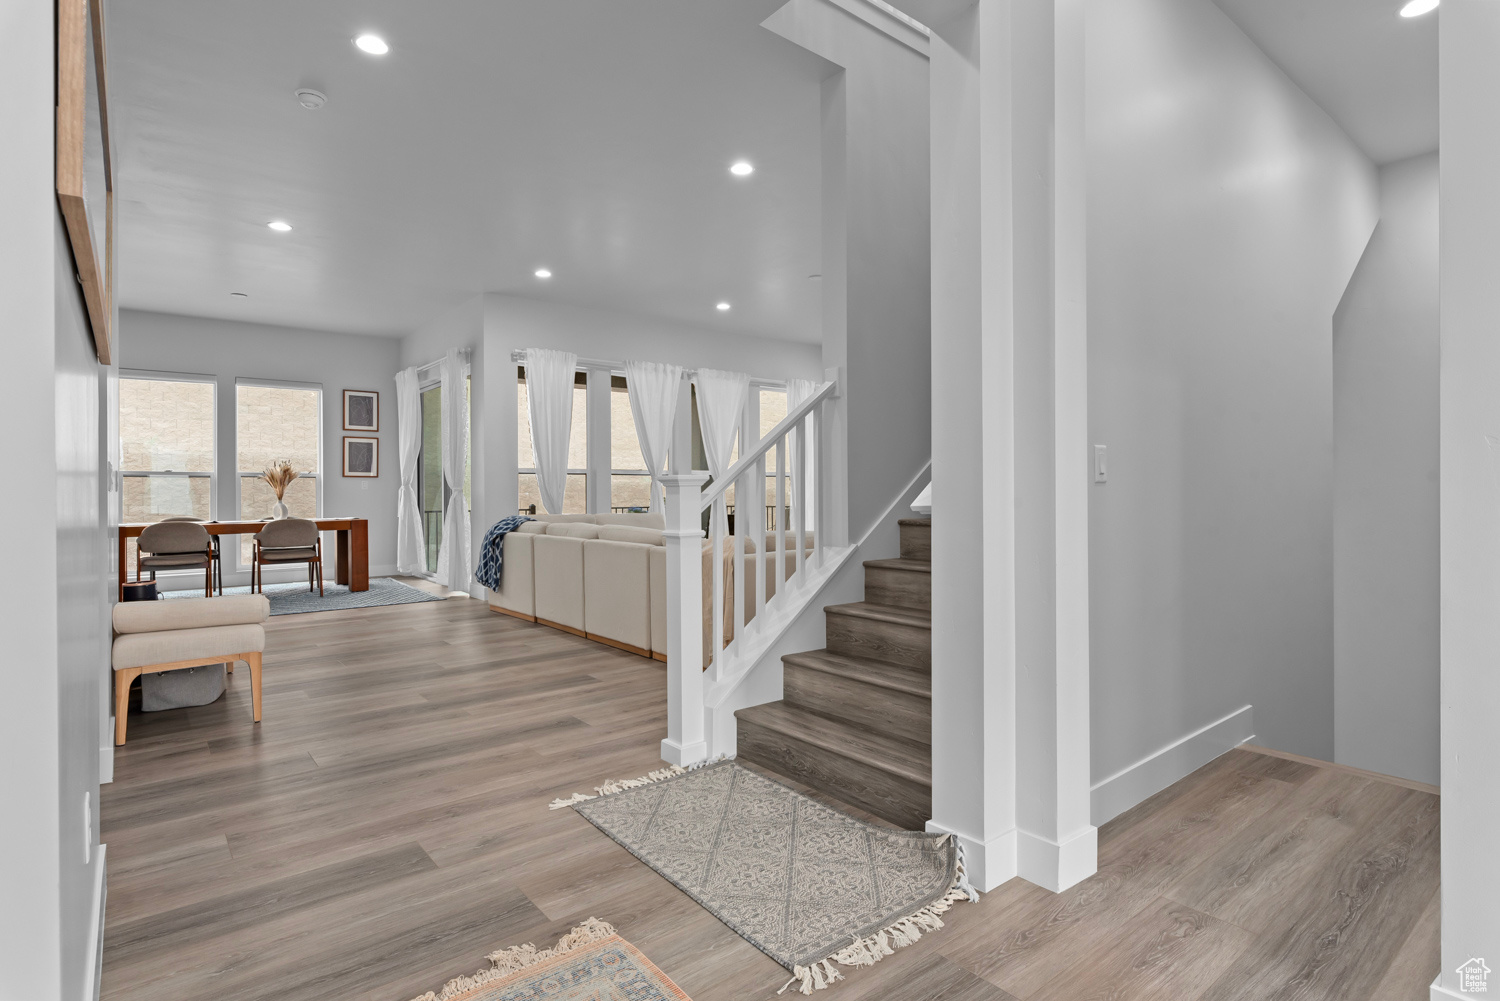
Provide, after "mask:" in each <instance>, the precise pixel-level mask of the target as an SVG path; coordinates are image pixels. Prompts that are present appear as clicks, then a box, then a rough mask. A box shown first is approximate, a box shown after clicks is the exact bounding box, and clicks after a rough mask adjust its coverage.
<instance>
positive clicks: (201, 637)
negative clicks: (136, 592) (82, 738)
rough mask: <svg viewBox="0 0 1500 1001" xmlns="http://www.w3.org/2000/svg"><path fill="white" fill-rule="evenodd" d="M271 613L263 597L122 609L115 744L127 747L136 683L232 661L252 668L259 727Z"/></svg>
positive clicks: (136, 604) (115, 658) (115, 659)
mask: <svg viewBox="0 0 1500 1001" xmlns="http://www.w3.org/2000/svg"><path fill="white" fill-rule="evenodd" d="M270 614H271V602H270V600H269V599H268V598H266V596H265V595H263V594H246V595H231V596H229V597H225V598H173V599H171V600H168V601H132V602H121V603H120V604H118V605H116V606H115V610H114V626H115V643H114V649H113V651H112V653H111V657H110V660H111V662H112V663H113V666H114V669H115V743H116V744H123V743H125V716H126V712H127V710H128V708H129V705H130V683H131V682H132V681H134V680H135V679H136V678H138V677H140V676H141V675H142V674H155V673H159V672H162V671H180V670H184V669H186V668H189V667H207V666H209V665H211V664H223V663H226V662H227V663H228V664H229V665H230V667H231V668H233V666H234V662H235V661H237V660H243V661H244V662H245V663H246V664H248V665H249V666H250V703H251V705H252V707H253V708H254V710H255V722H257V723H259V722H260V666H261V663H260V658H261V653H262V652H263V651H264V650H265V648H266V628H265V626H264V625H263V623H264V622H265V621H266V618H267V617H268V616H269V615H270Z"/></svg>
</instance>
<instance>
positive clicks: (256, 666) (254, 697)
mask: <svg viewBox="0 0 1500 1001" xmlns="http://www.w3.org/2000/svg"><path fill="white" fill-rule="evenodd" d="M243 659H244V661H245V663H246V664H249V665H250V705H251V706H252V707H253V708H254V709H255V722H257V723H259V722H260V654H259V653H247V654H244V656H243Z"/></svg>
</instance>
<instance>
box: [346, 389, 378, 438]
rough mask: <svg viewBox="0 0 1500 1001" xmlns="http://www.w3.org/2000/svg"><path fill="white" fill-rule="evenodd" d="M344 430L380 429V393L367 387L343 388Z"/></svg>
mask: <svg viewBox="0 0 1500 1001" xmlns="http://www.w3.org/2000/svg"><path fill="white" fill-rule="evenodd" d="M344 430H345V431H379V430H380V394H379V393H376V392H373V391H371V390H367V389H346V390H344Z"/></svg>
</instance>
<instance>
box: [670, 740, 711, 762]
mask: <svg viewBox="0 0 1500 1001" xmlns="http://www.w3.org/2000/svg"><path fill="white" fill-rule="evenodd" d="M661 759H662V760H663V761H665V762H666V763H667V764H669V765H692V764H697V763H698V762H700V761H707V760H708V741H706V740H700V741H697V742H695V743H692V744H679V743H677V742H676V741H674V740H671V739H667V738H664V739H663V740H662V742H661Z"/></svg>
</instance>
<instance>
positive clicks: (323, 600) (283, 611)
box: [162, 577, 444, 615]
mask: <svg viewBox="0 0 1500 1001" xmlns="http://www.w3.org/2000/svg"><path fill="white" fill-rule="evenodd" d="M224 593H225V594H249V593H251V592H250V589H249V588H248V587H226V588H225V589H224ZM162 595H163V597H166V598H201V597H203V593H202V592H201V591H198V590H196V589H195V590H189V591H163V592H162ZM266 597H267V598H270V599H271V614H272V615H296V614H298V613H299V612H332V611H337V610H340V609H345V608H373V607H374V606H376V605H410V604H413V603H415V602H418V601H443V600H444V599H443V598H442V597H440V596H438V595H436V594H428V593H427V592H426V591H419V590H417V589H416V588H414V587H410V586H408V585H406V584H403V583H401V582H400V581H399V580H392V579H391V578H389V577H371V578H370V589H369V590H368V591H351V590H349V589H348V588H347V587H345V586H344V585H343V584H327V585H325V586H324V588H323V594H322V595H321V596H319V594H318V592H317V591H309V590H308V589H307V585H306V584H304V583H302V582H300V581H298V582H295V583H289V584H267V585H266Z"/></svg>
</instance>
